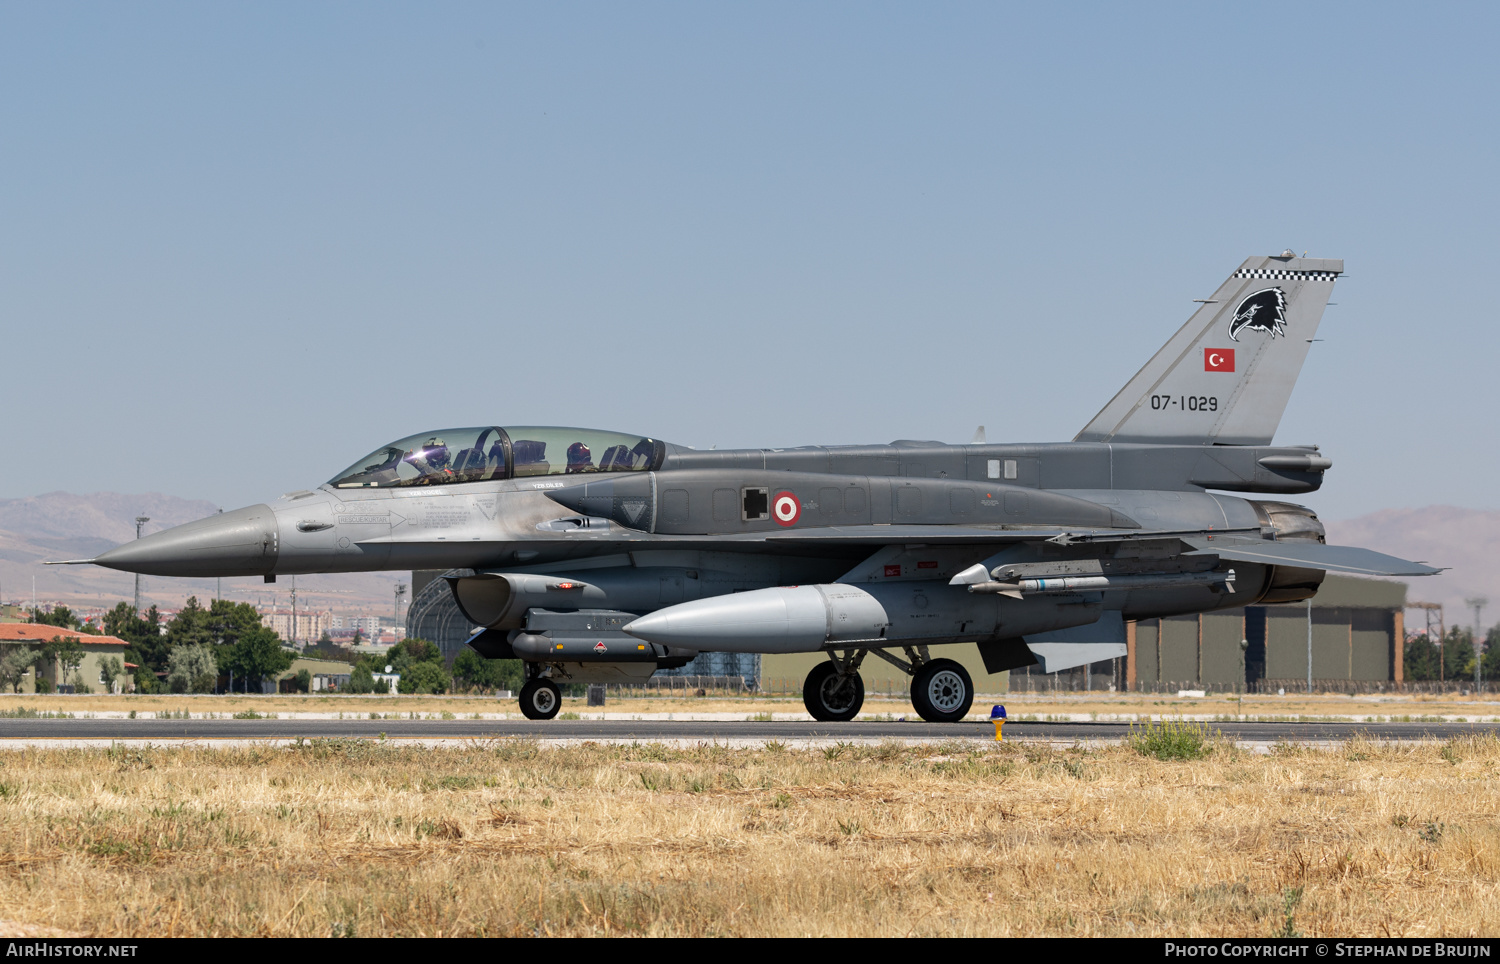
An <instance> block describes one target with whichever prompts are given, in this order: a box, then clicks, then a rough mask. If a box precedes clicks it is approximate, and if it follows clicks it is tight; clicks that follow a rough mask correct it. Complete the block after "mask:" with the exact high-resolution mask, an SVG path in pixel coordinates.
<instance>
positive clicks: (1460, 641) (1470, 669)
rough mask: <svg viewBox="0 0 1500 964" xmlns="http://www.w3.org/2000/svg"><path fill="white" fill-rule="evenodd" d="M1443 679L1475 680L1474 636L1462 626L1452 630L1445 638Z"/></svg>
mask: <svg viewBox="0 0 1500 964" xmlns="http://www.w3.org/2000/svg"><path fill="white" fill-rule="evenodd" d="M1443 678H1444V679H1451V680H1473V679H1474V634H1473V633H1471V632H1470V631H1469V630H1468V629H1466V628H1464V627H1462V626H1454V627H1452V628H1450V629H1449V630H1448V635H1446V636H1444V637H1443Z"/></svg>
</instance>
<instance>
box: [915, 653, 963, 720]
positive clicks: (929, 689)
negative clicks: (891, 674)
mask: <svg viewBox="0 0 1500 964" xmlns="http://www.w3.org/2000/svg"><path fill="white" fill-rule="evenodd" d="M911 705H912V706H914V707H916V710H917V715H918V716H920V717H921V718H922V719H924V720H926V721H927V722H928V723H957V722H958V721H959V720H961V719H963V718H964V717H966V716H968V715H969V707H971V706H973V705H974V681H973V680H971V679H970V678H969V671H968V670H966V669H964V668H963V665H962V664H961V663H957V662H955V661H953V660H951V659H934V660H932V661H931V662H928V663H925V664H923V666H922V668H921V669H919V670H917V671H916V673H914V674H913V675H912V678H911Z"/></svg>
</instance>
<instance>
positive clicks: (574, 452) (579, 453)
mask: <svg viewBox="0 0 1500 964" xmlns="http://www.w3.org/2000/svg"><path fill="white" fill-rule="evenodd" d="M597 471H599V470H598V469H596V468H594V457H593V454H592V453H590V452H589V447H588V446H587V445H584V444H583V443H582V442H574V443H573V444H572V445H569V446H568V469H567V472H568V474H569V475H572V474H573V473H575V472H597Z"/></svg>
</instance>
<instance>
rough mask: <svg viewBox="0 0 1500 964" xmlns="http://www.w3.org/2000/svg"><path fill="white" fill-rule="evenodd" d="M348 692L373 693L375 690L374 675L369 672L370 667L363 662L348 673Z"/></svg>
mask: <svg viewBox="0 0 1500 964" xmlns="http://www.w3.org/2000/svg"><path fill="white" fill-rule="evenodd" d="M349 692H351V693H373V692H375V676H374V674H373V673H371V672H370V667H369V666H367V665H365V664H364V663H360V664H359V665H357V666H355V667H354V670H353V672H351V673H350V674H349Z"/></svg>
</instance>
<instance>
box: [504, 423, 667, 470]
mask: <svg viewBox="0 0 1500 964" xmlns="http://www.w3.org/2000/svg"><path fill="white" fill-rule="evenodd" d="M505 431H506V432H507V433H509V435H510V450H511V457H512V465H513V467H514V471H515V477H516V478H518V479H519V478H524V477H526V476H528V475H576V474H578V473H581V472H645V471H648V470H650V469H654V468H656V465H657V459H658V455H659V452H658V450H659V449H661V448H662V446H661V445H660V443H658V442H657V441H656V440H655V439H649V438H641V437H640V436H639V435H622V434H620V433H619V432H601V431H599V430H598V429H592V428H555V427H548V426H535V425H527V426H510V427H507V428H506V430H505Z"/></svg>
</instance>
